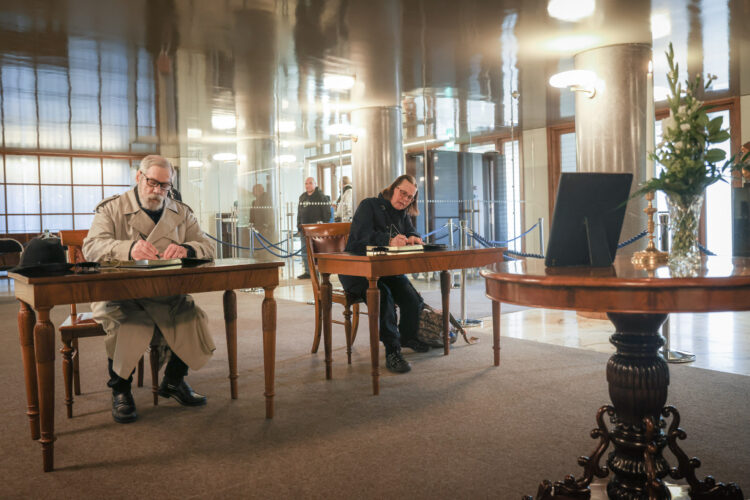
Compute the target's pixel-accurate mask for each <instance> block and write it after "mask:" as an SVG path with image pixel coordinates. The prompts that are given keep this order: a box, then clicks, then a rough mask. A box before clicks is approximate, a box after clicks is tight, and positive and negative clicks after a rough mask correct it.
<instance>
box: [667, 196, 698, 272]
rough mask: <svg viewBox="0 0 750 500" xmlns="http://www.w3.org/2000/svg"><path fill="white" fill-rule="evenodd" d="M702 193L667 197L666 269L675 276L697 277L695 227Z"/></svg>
mask: <svg viewBox="0 0 750 500" xmlns="http://www.w3.org/2000/svg"><path fill="white" fill-rule="evenodd" d="M703 198H704V194H703V193H701V194H699V195H681V196H680V195H674V194H668V195H667V203H668V205H669V232H670V234H671V236H672V245H671V247H670V249H669V269H670V271H671V274H672V276H674V277H690V276H697V274H698V271H699V269H700V267H701V255H700V249H699V248H698V225H699V222H700V218H701V208H702V207H703Z"/></svg>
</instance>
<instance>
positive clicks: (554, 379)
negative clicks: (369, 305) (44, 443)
mask: <svg viewBox="0 0 750 500" xmlns="http://www.w3.org/2000/svg"><path fill="white" fill-rule="evenodd" d="M196 299H197V301H198V303H199V304H201V305H202V306H203V307H204V309H205V310H206V311H207V313H208V314H209V317H210V318H211V321H212V326H213V328H214V329H215V332H216V335H215V339H216V343H217V345H218V349H217V352H216V355H215V356H214V359H213V360H212V361H211V362H210V363H209V364H208V365H207V367H206V368H204V369H203V370H201V371H198V372H194V373H191V375H190V377H189V380H190V382H191V383H192V385H193V387H194V388H195V389H196V390H197V391H199V392H201V393H205V394H207V395H208V396H209V404H208V406H206V407H203V408H182V407H180V406H179V405H178V404H177V403H175V402H174V401H172V400H162V401H161V403H160V405H159V406H158V407H153V406H152V404H151V394H150V390H149V389H147V388H141V389H137V390H135V398H136V402H137V405H138V413H139V415H140V419H139V421H138V422H136V423H134V424H130V425H118V424H115V423H113V422H112V419H111V415H110V397H109V394H108V390H107V388H106V386H105V385H104V383H105V379H106V364H105V362H104V360H105V357H104V349H103V342H102V339H101V338H98V339H86V340H83V341H82V342H81V344H82V351H83V353H82V361H81V362H82V371H83V373H82V376H83V390H84V394H83V395H82V396H79V397H78V398H77V400H76V405H75V415H76V416H75V417H74V418H73V419H71V420H68V419H66V418H65V412H64V405H63V389H62V383H61V379H62V377H61V376H59V375H58V376H57V380H56V381H57V399H56V430H57V434H58V441H57V442H56V457H55V459H56V462H55V464H56V468H57V470H56V471H54V472H52V473H46V474H45V473H42V471H41V469H42V467H41V447H40V445H39V444H37V443H34V442H32V441H31V440H30V439H29V434H28V422H27V417H26V415H25V414H24V412H25V409H26V408H25V402H26V399H25V393H24V388H23V377H22V370H21V357H20V353H19V347H18V335H17V332H16V321H15V314H16V310H17V308H16V306H15V305H14V304H8V303H4V304H0V312H2V314H3V317H4V318H6V321H4V322H3V323H2V324H0V330H2V335H0V375H1V376H2V379H3V380H4V381H5V384H4V387H5V388H6V391H7V393H6V396H5V397H4V401H5V405H3V407H2V410H0V417H2V418H0V442H1V443H2V453H0V471H2V480H1V481H0V497H2V498H42V497H43V498H81V497H82V498H104V497H107V498H144V497H156V496H159V497H167V498H297V497H303V498H352V497H355V498H357V497H358V498H362V499H364V498H495V499H497V498H500V499H518V498H520V496H521V495H522V494H534V493H535V492H536V488H537V485H538V483H539V481H540V480H541V479H544V478H549V479H553V480H556V479H561V478H562V477H563V476H564V475H565V474H567V473H570V472H575V473H576V474H579V473H580V472H579V471H580V468H579V467H578V466H577V465H576V457H577V456H579V455H581V454H587V453H589V452H590V451H591V450H592V449H593V446H594V441H593V440H592V439H590V438H589V431H590V430H591V429H592V428H593V427H594V414H595V412H596V409H597V408H598V407H599V406H600V405H602V404H605V403H607V402H608V397H607V388H606V382H605V377H604V367H605V362H606V359H607V356H606V355H603V354H598V353H593V352H588V351H582V350H576V349H569V348H561V347H554V346H549V345H545V344H539V343H534V342H529V341H523V340H516V339H510V338H503V340H502V345H503V350H502V362H501V366H500V367H499V368H494V367H492V366H491V360H492V352H491V339H490V338H489V337H487V338H482V341H481V343H479V344H478V345H473V346H467V345H461V344H460V342H459V343H458V344H456V347H455V348H454V349H453V351H452V353H451V355H450V356H448V357H443V356H442V355H441V352H440V351H437V350H433V351H431V352H430V353H427V354H408V355H407V356H408V359H409V360H410V361H411V362H412V365H413V371H412V372H411V373H409V374H406V375H391V374H389V373H387V372H386V373H384V374H383V376H382V378H381V395H380V396H378V397H374V396H372V395H371V392H370V373H369V372H370V368H369V354H368V348H367V341H366V340H367V339H366V334H365V332H364V330H363V331H362V332H360V336H359V338H358V339H357V342H356V345H355V353H354V360H353V365H351V366H347V365H346V356H345V353H344V349H343V345H344V340H343V338H344V335H343V330H342V328H341V327H340V326H337V325H334V348H335V352H334V355H335V357H334V380H332V381H326V380H325V377H324V362H323V353H322V350H321V352H319V353H318V354H310V353H309V349H310V341H311V337H312V320H313V308H312V307H311V306H307V305H304V304H297V303H291V302H283V301H279V302H278V313H279V317H278V344H277V365H276V366H277V370H276V417H275V418H274V419H273V420H266V419H265V418H264V403H263V394H262V393H263V365H262V347H261V335H260V324H259V321H258V319H257V318H258V315H259V311H260V301H261V298H260V297H259V296H257V295H248V294H243V293H239V294H238V306H239V307H238V310H239V321H238V325H239V329H240V342H239V352H240V359H239V372H240V379H239V387H240V399H238V400H235V401H232V400H231V399H230V397H229V386H228V381H227V379H226V373H227V368H226V350H225V342H224V338H223V333H222V332H223V326H222V319H221V318H222V314H221V296H220V294H203V295H199V296H197V297H196ZM65 312H66V311H65V308H57V309H55V310H53V320H54V321H55V323H56V324H59V322H60V321H61V320H62V319H63V317H64V315H65ZM339 313H340V309H334V314H339ZM365 324H366V323H365ZM381 360H382V358H381ZM56 362H57V364H58V366H59V365H60V356H59V355H58V357H57V360H56ZM381 363H382V361H381ZM671 370H672V371H671V373H672V384H671V386H670V397H669V403H670V404H673V405H675V406H677V407H678V408H679V409H680V410H681V411H682V414H683V421H682V427H683V428H684V429H685V430H686V431H687V433H688V439H687V440H686V441H685V442H684V447H685V449H686V451H687V453H688V454H689V455H691V456H698V457H700V458H701V460H702V461H703V464H704V465H703V467H702V468H701V471H700V472H701V477H702V476H704V475H706V474H714V475H715V476H716V477H717V478H718V479H720V480H724V481H727V480H734V481H737V482H739V484H740V486H741V487H743V488H744V491H745V493H748V492H750V480H748V472H747V471H748V470H750V437H749V436H750V434H749V433H748V430H747V427H746V425H745V424H746V423H747V415H748V411H749V410H750V403H748V401H750V398H748V389H749V388H750V385H749V384H748V378H747V377H742V376H738V375H730V374H725V373H718V372H712V371H707V370H702V369H698V368H691V367H685V366H675V367H672V368H671ZM57 373H58V374H59V371H58V372H57ZM709 437H710V439H709Z"/></svg>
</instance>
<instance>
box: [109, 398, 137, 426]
mask: <svg viewBox="0 0 750 500" xmlns="http://www.w3.org/2000/svg"><path fill="white" fill-rule="evenodd" d="M112 418H114V419H115V422H117V423H118V424H129V423H130V422H135V421H136V420H137V419H138V415H136V413H135V401H133V393H131V392H130V391H128V392H121V393H118V394H112Z"/></svg>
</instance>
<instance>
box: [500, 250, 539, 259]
mask: <svg viewBox="0 0 750 500" xmlns="http://www.w3.org/2000/svg"><path fill="white" fill-rule="evenodd" d="M504 253H505V255H506V256H508V255H515V256H518V257H533V258H535V259H543V258H544V255H541V254H538V253H526V252H516V251H513V250H506V251H505V252H504Z"/></svg>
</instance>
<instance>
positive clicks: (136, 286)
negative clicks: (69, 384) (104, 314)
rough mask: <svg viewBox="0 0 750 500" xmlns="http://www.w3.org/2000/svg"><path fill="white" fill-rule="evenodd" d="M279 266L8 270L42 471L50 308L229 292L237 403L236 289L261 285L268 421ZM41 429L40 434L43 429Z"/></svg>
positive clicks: (47, 423) (47, 441) (50, 412)
mask: <svg viewBox="0 0 750 500" xmlns="http://www.w3.org/2000/svg"><path fill="white" fill-rule="evenodd" d="M283 265H284V263H283V262H281V261H271V260H268V261H261V260H248V259H225V260H218V261H216V262H212V263H210V264H204V265H201V266H198V267H191V268H177V269H148V270H120V269H117V270H107V271H105V272H101V273H97V274H79V275H68V276H58V277H46V278H28V277H26V276H22V275H20V274H15V273H10V274H9V276H10V277H11V278H13V279H14V280H15V294H16V298H17V299H18V300H19V301H20V303H21V308H20V310H19V312H18V330H19V334H20V341H21V351H22V354H23V364H24V374H25V378H26V397H27V401H28V410H27V412H26V413H27V415H28V416H29V424H30V426H31V438H32V439H38V440H39V442H40V443H41V444H42V457H43V463H44V471H45V472H47V471H51V470H52V469H53V468H54V441H55V327H54V326H53V325H52V323H51V322H50V310H51V309H52V307H54V306H56V305H61V304H72V303H83V302H95V301H103V300H124V299H139V298H146V297H160V296H167V295H179V294H188V293H199V292H212V291H219V290H225V292H224V321H225V324H226V335H227V351H228V357H229V380H230V389H231V396H232V399H236V398H237V297H236V295H235V293H234V289H237V288H249V287H263V289H264V290H265V299H264V300H263V305H262V325H263V361H264V366H265V392H264V394H265V397H266V418H272V417H273V396H274V368H275V367H274V364H275V352H276V301H275V300H274V298H273V291H274V289H275V288H276V287H277V286H278V284H279V270H278V269H279V267H281V266H283ZM40 430H41V432H40Z"/></svg>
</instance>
